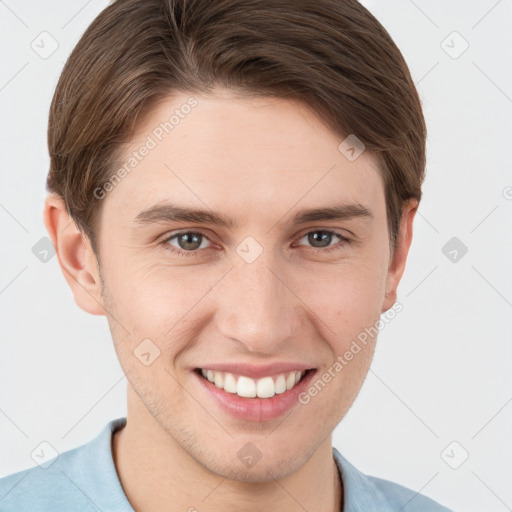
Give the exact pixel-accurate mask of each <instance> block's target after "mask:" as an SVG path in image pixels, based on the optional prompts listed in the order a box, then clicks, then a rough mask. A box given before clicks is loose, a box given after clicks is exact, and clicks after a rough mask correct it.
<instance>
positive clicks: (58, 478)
mask: <svg viewBox="0 0 512 512" xmlns="http://www.w3.org/2000/svg"><path fill="white" fill-rule="evenodd" d="M81 451H83V447H79V448H75V449H74V450H70V451H68V452H64V453H61V454H60V455H58V456H57V457H55V458H53V459H51V460H49V461H47V462H46V463H45V466H46V468H45V467H43V466H34V467H31V468H28V469H25V470H23V471H19V472H17V473H13V474H11V475H8V476H6V477H4V478H0V512H15V511H19V510H30V511H31V512H43V511H45V512H46V511H50V510H52V509H53V510H59V508H58V505H60V506H64V505H66V506H67V505H70V504H73V506H74V504H75V503H76V505H77V507H76V508H75V510H77V511H80V512H85V511H89V510H91V511H92V510H95V507H92V506H91V507H87V506H86V505H87V504H86V503H85V502H84V500H83V498H84V496H83V495H82V496H80V495H79V494H80V490H79V489H78V487H77V485H76V484H75V483H74V476H75V474H76V470H77V466H78V463H79V462H78V461H79V459H80V452H81ZM70 475H71V476H70Z"/></svg>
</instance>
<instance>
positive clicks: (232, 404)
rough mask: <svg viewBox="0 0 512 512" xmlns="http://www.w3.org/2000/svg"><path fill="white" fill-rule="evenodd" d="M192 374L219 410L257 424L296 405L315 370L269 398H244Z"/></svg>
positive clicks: (277, 415)
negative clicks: (217, 405) (295, 383)
mask: <svg viewBox="0 0 512 512" xmlns="http://www.w3.org/2000/svg"><path fill="white" fill-rule="evenodd" d="M192 373H193V374H194V376H195V377H196V378H197V379H198V380H199V381H200V383H201V385H202V386H204V388H205V389H206V390H207V391H208V393H209V395H210V396H211V397H212V398H213V399H214V400H215V401H216V402H217V403H218V404H219V406H220V407H221V409H223V410H224V411H226V412H227V413H229V414H231V415H232V416H234V417H235V418H238V419H242V420H246V421H255V422H256V421H258V422H259V421H267V420H272V419H275V418H278V417H279V416H281V415H283V414H284V413H285V412H287V411H288V410H290V409H291V408H292V407H294V406H295V405H296V404H297V403H298V399H299V395H300V394H301V393H302V392H304V391H305V390H306V388H307V387H308V385H309V383H310V381H311V379H312V378H313V375H314V374H315V373H316V370H309V371H308V372H307V373H306V375H305V376H304V377H303V378H302V380H301V381H300V382H299V383H298V384H297V385H295V386H294V387H293V388H292V389H290V390H288V391H285V392H284V393H279V394H278V395H274V396H273V397H271V398H244V397H242V396H238V395H237V394H236V393H228V392H227V391H224V390H223V389H221V388H218V387H217V386H215V384H212V383H211V382H210V381H209V380H207V379H205V378H204V377H202V376H200V375H199V374H198V373H197V372H196V371H193V372H192Z"/></svg>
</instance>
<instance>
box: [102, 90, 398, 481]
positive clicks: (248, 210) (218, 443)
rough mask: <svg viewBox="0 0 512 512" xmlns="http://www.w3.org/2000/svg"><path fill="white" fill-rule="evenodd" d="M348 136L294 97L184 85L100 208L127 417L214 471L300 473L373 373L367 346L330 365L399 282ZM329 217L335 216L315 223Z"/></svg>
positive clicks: (374, 189)
mask: <svg viewBox="0 0 512 512" xmlns="http://www.w3.org/2000/svg"><path fill="white" fill-rule="evenodd" d="M190 97H193V98H194V99H195V100H194V101H195V102H196V103H193V102H189V103H188V104H189V105H193V106H192V108H186V107H183V106H184V105H186V104H187V100H188V99H189V98H190ZM176 109H178V111H179V112H180V113H181V115H178V116H177V117H176V119H179V121H177V122H176V119H174V122H175V124H173V127H172V131H171V130H170V129H169V126H167V129H168V131H169V133H166V132H165V130H163V128H162V125H161V124H160V123H163V122H165V121H168V120H169V117H170V115H171V114H172V112H173V111H175V110H176ZM159 127H160V130H158V128H159ZM148 137H149V138H150V139H151V140H152V141H153V143H152V142H149V139H148ZM159 139H161V140H159ZM342 140H343V139H342V138H340V137H338V136H337V135H335V134H334V133H332V132H331V131H329V130H328V129H327V128H326V127H324V125H323V124H322V122H321V120H320V119H319V118H318V117H316V116H315V114H314V113H313V112H311V111H309V110H308V109H307V108H306V107H305V106H304V105H302V106H301V105H300V104H297V103H295V102H292V101H288V100H282V99H274V98H272V99H269V98H267V99H265V98H258V99H241V98H237V97H235V96H233V95H232V94H230V93H229V91H225V90H220V89H219V90H217V91H216V94H215V95H209V96H200V95H195V94H194V95H192V94H185V93H183V94H182V93H180V94H176V95H174V96H173V97H169V98H168V99H167V100H166V101H164V102H162V103H160V104H159V105H158V107H156V108H155V109H154V110H153V111H152V112H151V113H150V114H149V115H148V116H147V117H146V118H145V119H144V121H143V124H141V125H140V127H139V129H138V132H137V134H136V136H135V137H134V138H133V140H132V141H131V142H130V145H129V147H127V148H126V152H125V156H126V160H125V161H126V162H128V161H129V159H130V157H132V156H133V152H134V151H136V152H137V151H138V157H136V158H137V163H136V165H134V166H133V168H131V167H130V166H128V168H130V169H131V170H130V172H127V173H126V175H125V176H121V177H122V179H120V180H119V181H118V182H116V183H115V184H113V185H112V186H111V187H110V189H109V191H108V193H107V194H106V197H105V198H104V199H102V201H103V203H102V214H101V225H100V230H99V253H100V260H101V262H100V263H101V276H102V280H103V290H102V293H103V296H102V300H103V303H104V306H105V309H106V311H107V316H108V320H109V325H110V328H111V332H112V336H113V340H114V344H115V348H116V352H117V354H118V357H119V360H120V363H121V365H122V367H123V370H124V371H125V372H126V374H127V378H128V381H129V383H130V386H131V390H130V394H129V411H130V408H131V410H132V411H137V416H138V417H139V418H151V420H152V421H154V422H155V425H159V426H160V427H161V428H162V430H163V431H164V432H165V433H166V435H167V436H168V442H169V446H171V445H172V446H173V447H174V448H179V449H180V450H183V451H184V452H186V453H187V454H188V455H190V456H191V457H192V458H193V459H194V460H195V461H197V462H198V463H199V464H200V465H201V466H202V467H204V468H207V469H208V470H210V471H212V472H214V473H216V474H219V475H222V476H227V475H230V476H231V477H232V478H237V479H240V480H243V479H245V480H250V481H267V480H269V479H270V478H281V477H283V476H285V475H287V474H290V473H291V472H293V471H295V470H297V469H298V468H300V467H301V466H302V465H303V464H304V463H305V462H306V461H307V460H308V459H309V458H310V457H311V456H312V455H313V454H314V453H315V451H316V450H317V448H318V447H319V446H321V445H322V443H324V442H325V441H326V440H329V439H330V436H331V432H332V430H333V429H334V428H335V426H336V425H337V424H338V423H339V422H340V420H341V419H342V418H343V416H344V415H345V414H346V413H347V411H348V409H349V408H350V406H351V404H352V402H353V401H354V399H355V397H356V395H357V393H358V392H359V389H360V387H361V386H362V383H363V380H364V378H365V376H366V374H367V371H368V368H369V365H370V362H371V358H372V355H373V352H374V346H375V341H376V338H375V337H374V338H373V339H372V338H369V339H368V340H367V343H366V344H365V345H361V344H360V345H361V347H362V350H360V351H359V352H358V353H357V354H355V355H354V356H353V358H352V359H351V360H350V361H346V358H345V359H344V360H345V362H344V363H343V364H342V366H343V367H342V369H341V370H339V366H336V365H335V363H336V361H340V359H339V358H340V357H342V358H343V355H344V354H345V353H346V352H347V350H349V349H350V347H351V344H352V343H353V341H354V340H356V339H357V336H358V335H359V334H360V333H361V332H363V331H364V330H365V328H369V327H371V326H374V325H375V324H376V322H378V320H379V317H380V314H381V312H383V311H385V310H387V309H389V308H390V307H391V306H392V305H393V302H394V301H393V300H391V299H390V298H389V297H390V296H389V295H387V292H388V291H389V289H390V288H393V287H394V286H396V284H397V279H399V276H398V277H397V276H396V274H393V273H392V271H391V270H390V268H391V267H392V266H391V265H390V264H391V261H390V250H389V238H388V236H389V233H388V231H387V222H386V205H385V197H384V185H383V181H382V179H381V176H380V174H379V171H378V166H377V163H376V161H375V160H374V159H373V157H372V156H371V155H369V154H367V153H366V152H363V153H362V154H361V155H360V156H359V157H358V158H357V159H356V160H354V161H351V160H349V159H348V158H347V157H346V156H345V154H343V153H342V152H340V150H339V149H338V146H339V145H340V143H341V142H342ZM144 145H146V147H149V148H150V149H149V150H148V151H145V150H141V151H139V150H140V148H141V147H142V146H144ZM141 153H144V154H145V155H144V156H142V155H141ZM123 163H124V162H123V161H120V162H119V164H120V167H121V166H122V164H123ZM133 163H134V162H133V161H132V164H133ZM121 174H123V173H121ZM328 208H331V209H338V210H337V211H338V214H339V213H340V212H341V215H337V216H336V215H335V216H333V215H330V216H329V215H326V212H325V211H324V212H323V213H322V212H320V213H317V214H314V213H311V211H313V210H325V209H328ZM185 210H193V211H199V210H201V211H203V214H201V215H199V214H195V215H193V214H191V213H188V214H187V213H186V212H185ZM333 211H334V210H333ZM308 212H309V213H308ZM391 295H392V293H391ZM201 370H204V373H205V374H206V378H205V377H204V376H203V372H202V371H201ZM228 374H231V375H228ZM297 374H298V376H299V377H301V380H299V381H298V382H296V380H297V379H296V377H297ZM326 374H330V375H331V378H330V379H328V378H325V375H326ZM322 376H324V378H322ZM208 377H209V378H210V380H213V382H210V381H209V380H208ZM319 380H320V381H322V382H323V384H321V385H319V384H318V381H319ZM326 380H327V381H328V382H325V381H326ZM294 383H295V384H294ZM315 383H316V392H314V391H312V392H310V390H311V389H312V388H314V387H315ZM254 394H256V395H257V396H256V397H254ZM239 395H243V396H239ZM299 427H300V428H299ZM247 443H252V444H247ZM246 455H249V456H256V457H260V459H259V460H258V462H257V463H256V464H255V465H254V466H252V467H250V468H249V467H248V465H247V464H245V465H244V464H243V463H241V461H242V462H243V461H244V460H245V459H244V457H245V456H246Z"/></svg>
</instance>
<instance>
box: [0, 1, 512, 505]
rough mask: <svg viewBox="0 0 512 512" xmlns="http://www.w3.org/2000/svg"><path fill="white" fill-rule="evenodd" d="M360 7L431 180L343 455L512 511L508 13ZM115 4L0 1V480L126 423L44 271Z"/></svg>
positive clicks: (111, 370) (108, 353)
mask: <svg viewBox="0 0 512 512" xmlns="http://www.w3.org/2000/svg"><path fill="white" fill-rule="evenodd" d="M363 3H364V5H366V6H367V7H368V8H369V9H370V11H372V12H373V13H374V15H375V16H376V17H377V18H378V19H379V20H380V21H381V23H382V24H383V25H384V26H385V27H386V29H387V30H388V31H389V32H390V34H391V36H392V37H393V39H394V40H395V41H396V43H397V45H398V46H399V48H400V49H401V50H402V52H403V54H404V56H405V58H406V60H407V62H408V64H409V66H410V69H411V73H412V75H413V78H414V80H415V82H416V84H417V87H418V90H419V93H420V96H421V99H422V103H423V105H424V112H425V116H426V119H427V124H428V130H429V136H428V164H427V178H426V182H425V186H424V199H423V201H422V203H421V205H420V208H419V212H418V215H417V217H416V221H415V226H414V240H413V245H412V248H411V252H410V256H409V262H408V266H407V268H406V271H405V274H404V277H403V280H402V282H401V284H400V287H399V295H398V300H399V301H400V302H401V303H402V304H403V307H404V310H403V311H402V312H401V313H399V314H398V315H397V317H396V319H395V320H393V321H392V322H391V323H390V324H389V325H387V326H386V327H385V328H384V329H383V330H382V332H381V333H380V335H379V342H378V344H377V351H376V354H375V358H374V361H373V364H372V367H371V370H370V372H369V374H368V377H367V379H366V381H365V384H364V386H363V388H362V390H361V393H360V395H359V398H358V400H357V401H356V403H355V405H354V406H353V407H352V409H351V410H350V411H349V413H348V415H347V416H346V418H345V419H344V420H343V421H342V423H341V424H340V425H339V426H338V428H337V429H336V431H335V433H334V444H335V446H336V447H337V448H338V449H339V450H340V451H341V452H342V453H343V454H344V455H345V456H346V457H347V458H348V459H349V460H350V461H351V462H352V463H353V464H354V465H356V467H358V468H359V469H361V470H362V471H364V472H366V473H369V474H373V475H377V476H380V477H383V478H387V479H390V480H394V481H396V482H399V483H401V484H403V485H406V486H407V487H411V488H412V489H415V490H417V491H421V492H422V493H424V494H426V495H428V496H431V497H433V498H434V499H437V500H438V501H440V502H441V503H443V504H445V505H447V506H449V507H451V508H453V509H454V510H457V511H475V512H476V511H482V510H485V511H487V512H493V511H496V512H501V511H505V510H512V486H510V482H511V481H512V464H511V461H512V440H511V436H510V431H511V426H512V403H511V402H512V386H511V383H512V377H511V360H512V348H511V347H512V345H511V343H510V342H511V331H512V329H511V327H512V326H511V312H512V309H511V308H512V280H511V276H510V271H509V267H510V261H512V254H511V253H512V244H511V241H510V233H511V227H512V225H511V224H512V222H511V218H512V175H511V172H510V156H509V151H510V146H511V142H512V126H511V125H512V123H511V122H510V119H511V113H512V99H511V98H512V80H511V78H512V66H510V63H511V62H512V55H511V54H512V50H511V48H512V30H511V28H512V27H511V25H512V24H511V21H512V0H500V1H496V0H489V1H488V0H485V1H484V0H482V1H471V2H468V1H463V0H458V1H451V2H446V1H442V0H435V1H428V2H427V1H426V0H422V1H420V0H416V1H412V0H393V1H386V2H377V1H376V0H366V1H364V2H363ZM106 5H107V2H105V1H99V0H89V1H88V2H76V1H75V2H71V1H63V0H60V1H57V0H53V1H47V2H29V1H23V0H21V1H20V0H18V1H14V0H6V1H1V2H0V19H1V22H0V23H1V25H0V43H1V52H2V67H1V70H0V104H1V108H2V122H1V141H2V152H1V156H2V170H1V186H0V223H1V233H2V239H1V242H2V243H1V244H0V258H1V260H0V269H1V274H0V312H1V322H0V339H1V342H0V476H5V475H7V474H9V473H12V472H14V471H18V470H21V469H25V468H27V467H30V466H33V465H34V464H35V462H34V460H33V459H32V458H31V453H32V452H33V451H34V449H36V448H37V447H39V445H40V443H41V442H43V441H46V442H48V443H50V444H51V445H52V446H53V447H55V449H56V450H58V451H59V452H62V451H65V450H68V449H71V448H73V447H75V446H78V445H79V444H83V443H85V442H87V441H89V440H90V439H92V438H93V437H95V436H96V435H97V434H98V433H99V431H100V430H101V429H102V428H103V426H104V425H105V424H106V423H107V422H108V421H109V420H111V419H114V418H116V417H120V416H124V415H125V414H126V403H125V393H126V378H125V377H124V375H123V372H122V370H121V367H120V365H119V363H118V362H117V358H116V355H115V352H114V349H113V345H112V341H111V338H110V332H109V330H108V325H107V322H106V319H105V318H104V317H95V316H91V315H88V314H86V313H85V312H83V311H82V310H80V309H79V308H78V307H77V306H76V304H75V303H74V300H73V297H72V294H71V291H70V290H69V288H68V285H67V283H66V282H65V280H64V277H63V276H62V274H61V271H60V268H59V266H58V262H57V258H56V257H51V253H49V254H48V256H47V258H46V259H47V261H41V260H40V259H39V258H38V257H36V254H34V252H35V253H40V254H39V256H40V257H43V256H44V252H41V251H44V241H43V242H40V240H41V238H43V237H45V236H46V232H45V228H44V224H43V221H42V211H43V201H44V197H45V178H46V173H47V170H48V163H49V159H48V155H47V149H46V127H47V116H48V108H49V104H50V101H51V97H52V94H53V90H54V88H55V85H56V83H57V79H58V76H59V73H60V71H61V69H62V66H63V64H64V62H65V59H66V58H67V56H68V55H69V53H70V51H71V49H72V48H73V46H74V45H75V44H76V43H77V41H78V39H79V37H80V35H81V34H82V33H83V31H84V30H85V28H86V27H87V26H88V25H89V23H90V22H91V21H92V20H93V18H94V17H95V16H96V15H97V14H98V13H99V12H100V11H101V10H102V9H103V8H104V7H105V6H106ZM454 31H456V32H457V33H458V34H459V35H457V34H453V32H454ZM42 32H47V33H48V34H50V35H49V36H48V35H44V34H43V35H40V34H41V33H42ZM43 38H45V39H43ZM53 40H54V41H56V43H55V42H53ZM52 44H53V45H55V44H58V48H57V49H56V50H55V51H54V52H53V53H52V54H51V55H46V54H44V52H50V51H51V50H52ZM466 44H467V45H469V46H468V48H467V49H466V50H465V51H464V52H463V53H461V52H462V50H463V49H464V48H465V46H466ZM32 46H33V47H34V49H33V47H32ZM43 57H45V58H43ZM453 237H456V240H454V241H453V240H452V241H451V242H450V243H449V245H448V246H447V247H446V248H445V249H444V250H443V247H445V244H447V243H448V242H449V241H450V240H451V239H452V238H453ZM38 243H39V244H43V245H41V246H39V245H36V244H38ZM462 244H464V246H466V247H467V253H466V254H464V255H462V251H461V248H462ZM34 246H35V247H36V249H35V250H34V251H33V248H34ZM453 250H456V251H457V257H456V260H455V261H452V260H453V259H454V257H455V253H454V252H453ZM450 252H451V254H450ZM445 253H446V254H445ZM507 261H508V262H509V263H508V264H506V262H507ZM453 442H455V443H454V444H453ZM467 455H468V456H469V457H468V458H467V460H465V461H464V462H462V461H463V460H464V458H465V457H466V456H467ZM457 466H458V467H457ZM455 467H457V468H456V469H454V468H455Z"/></svg>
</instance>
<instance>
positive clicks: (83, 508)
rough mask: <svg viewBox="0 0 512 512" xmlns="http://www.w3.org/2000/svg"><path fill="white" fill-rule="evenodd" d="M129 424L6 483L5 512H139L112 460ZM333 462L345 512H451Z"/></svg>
mask: <svg viewBox="0 0 512 512" xmlns="http://www.w3.org/2000/svg"><path fill="white" fill-rule="evenodd" d="M125 424H126V417H122V418H118V419H115V420H112V421H110V422H109V423H108V424H107V425H106V426H105V427H104V429H103V430H102V431H101V432H100V433H99V435H98V436H97V437H96V438H94V439H93V440H91V441H89V442H88V443H86V444H83V445H81V446H78V447H77V448H74V449H72V450H69V451H67V452H64V453H61V454H59V455H58V456H57V457H55V458H54V459H51V460H49V461H47V462H45V463H44V464H42V466H43V465H44V466H45V467H46V469H43V467H42V466H34V467H32V468H29V469H25V470H23V471H19V472H17V473H13V474H11V475H8V476H6V477H4V478H0V512H64V511H73V512H98V511H101V512H134V509H133V508H132V506H131V505H130V502H129V501H128V499H127V497H126V495H125V494H124V491H123V488H122V487H121V483H120V481H119V478H118V476H117V472H116V468H115V465H114V460H113V457H112V444H111V443H112V432H115V431H116V430H117V429H119V428H121V427H123V426H124V425H125ZM333 456H334V459H335V461H336V463H337V465H338V468H339V470H340V473H341V477H342V481H343V493H344V505H343V508H342V512H373V511H375V512H399V511H400V512H451V511H450V510H449V509H447V508H445V507H443V506H441V505H439V504H438V503H436V502H435V501H433V500H431V499H430V498H427V497H426V496H424V495H422V494H419V493H416V492H414V491H412V490H411V489H407V488H406V487H403V486H401V485H398V484H395V483H393V482H390V481H388V480H383V479H381V478H376V477H372V476H368V475H365V474H364V473H361V472H360V471H359V470H357V469H356V468H355V467H354V466H352V465H351V464H350V463H349V462H348V461H347V460H346V459H345V458H344V457H343V456H342V455H341V454H340V453H339V451H338V450H337V449H336V448H333ZM52 460H53V462H51V461H52ZM50 462H51V464H50Z"/></svg>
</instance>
